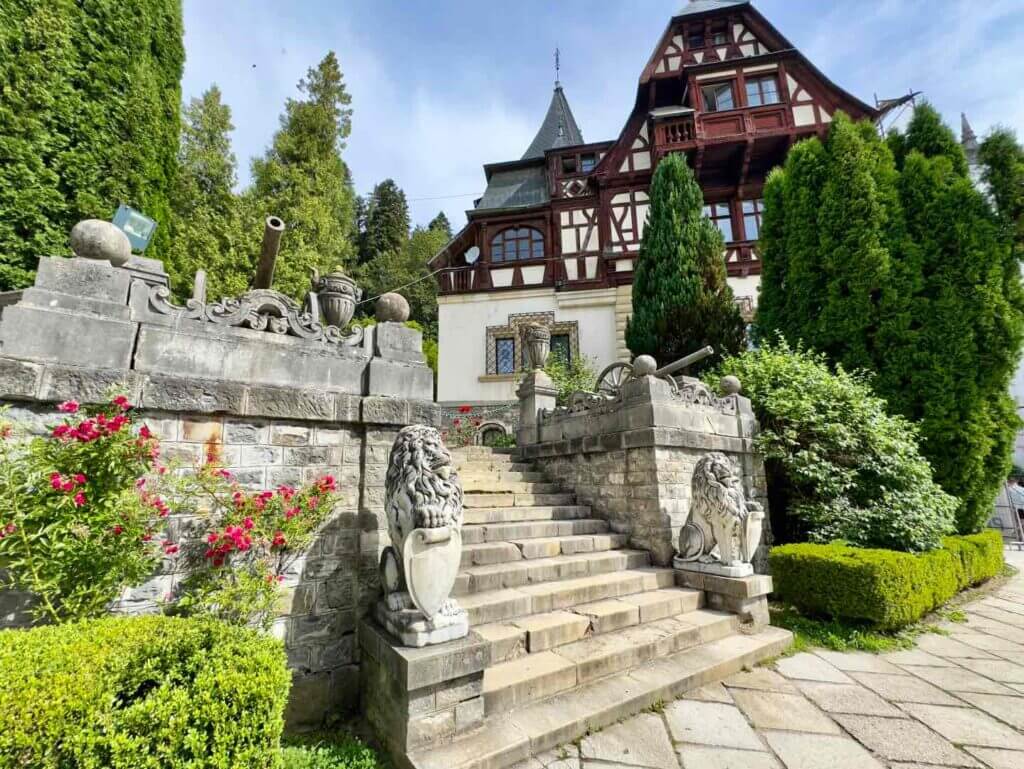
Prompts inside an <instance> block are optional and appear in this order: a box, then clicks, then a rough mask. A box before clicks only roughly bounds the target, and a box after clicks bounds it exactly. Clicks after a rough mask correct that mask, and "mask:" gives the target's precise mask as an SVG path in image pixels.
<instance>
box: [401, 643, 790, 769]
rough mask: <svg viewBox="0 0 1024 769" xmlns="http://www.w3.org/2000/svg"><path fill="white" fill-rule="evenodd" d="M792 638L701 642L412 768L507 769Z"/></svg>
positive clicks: (510, 719)
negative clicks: (506, 768)
mask: <svg viewBox="0 0 1024 769" xmlns="http://www.w3.org/2000/svg"><path fill="white" fill-rule="evenodd" d="M792 638H793V637H792V634H790V632H789V631H787V630H781V629H779V628H773V627H766V628H763V629H762V630H761V631H759V632H757V633H753V634H744V633H734V634H731V635H729V636H726V637H725V638H720V639H718V640H715V641H710V642H708V643H702V644H699V645H698V646H694V647H690V648H687V649H685V650H684V651H681V652H676V653H674V654H671V655H669V656H667V657H663V658H661V659H654V660H652V661H650V662H647V663H645V664H643V665H640V666H638V667H635V668H633V669H632V670H629V671H625V672H621V673H618V674H615V675H612V676H608V677H607V678H603V679H600V680H596V681H590V682H587V683H584V684H583V685H578V686H576V687H575V688H573V689H570V690H568V691H564V692H562V693H560V694H556V695H555V696H553V697H550V698H548V699H546V700H542V701H539V702H534V703H531V704H529V705H527V706H525V707H522V708H518V709H516V710H514V711H512V712H511V713H508V714H503V715H501V716H491V717H489V718H488V719H487V721H486V723H485V724H484V726H483V727H482V728H481V729H478V730H476V731H474V732H472V733H470V734H468V735H467V736H465V737H463V738H461V739H458V740H456V741H454V742H452V743H449V744H447V745H431V746H429V747H427V748H423V749H422V750H419V751H416V752H414V753H412V754H411V755H410V756H409V764H410V766H411V767H413V769H504V768H505V767H507V766H511V765H512V764H515V763H518V762H519V761H523V760H525V759H527V758H529V757H530V756H534V755H537V754H539V753H543V752H544V751H546V750H551V749H552V748H556V747H558V746H559V745H562V744H565V743H567V742H572V741H574V740H577V739H579V738H580V737H582V736H584V735H585V734H586V733H587V732H590V731H596V730H598V729H603V728H604V727H606V726H609V725H610V724H613V723H615V722H616V721H619V720H621V719H623V718H626V717H627V716H631V715H634V714H636V713H639V712H641V711H643V710H646V709H647V708H650V707H651V706H652V705H655V704H656V703H659V702H667V701H670V700H673V699H675V698H677V697H679V696H681V695H683V694H685V693H686V692H688V691H691V690H693V689H697V688H699V687H701V686H704V685H706V684H708V683H711V682H713V681H717V680H720V679H722V678H725V677H726V676H729V675H732V674H733V673H736V672H738V671H739V670H741V669H743V668H744V667H749V666H751V665H754V664H756V663H758V662H760V661H762V660H765V659H768V658H770V657H774V656H776V655H778V654H780V653H781V652H782V651H784V650H785V649H786V648H787V647H788V646H789V645H790V643H791V642H792ZM531 656H532V655H531Z"/></svg>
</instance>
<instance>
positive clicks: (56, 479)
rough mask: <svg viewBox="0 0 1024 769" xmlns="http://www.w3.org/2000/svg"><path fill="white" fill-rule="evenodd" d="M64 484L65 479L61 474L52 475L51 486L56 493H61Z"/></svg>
mask: <svg viewBox="0 0 1024 769" xmlns="http://www.w3.org/2000/svg"><path fill="white" fill-rule="evenodd" d="M63 484H64V478H63V477H62V476H61V474H60V473H50V485H51V486H52V487H53V490H54V491H60V489H61V486H62V485H63Z"/></svg>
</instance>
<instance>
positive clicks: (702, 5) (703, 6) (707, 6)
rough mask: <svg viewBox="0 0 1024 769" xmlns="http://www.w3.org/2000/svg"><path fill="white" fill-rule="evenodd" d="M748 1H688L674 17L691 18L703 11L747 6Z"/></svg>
mask: <svg viewBox="0 0 1024 769" xmlns="http://www.w3.org/2000/svg"><path fill="white" fill-rule="evenodd" d="M749 4H750V0H690V2H688V3H687V4H686V5H684V6H683V7H682V8H680V9H679V10H678V11H677V12H676V16H692V15H693V14H695V13H704V12H705V11H718V10H721V9H722V8H731V7H732V6H734V5H749Z"/></svg>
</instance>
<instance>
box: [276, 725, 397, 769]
mask: <svg viewBox="0 0 1024 769" xmlns="http://www.w3.org/2000/svg"><path fill="white" fill-rule="evenodd" d="M281 743H282V750H281V757H282V759H283V765H284V769H388V768H389V766H390V765H389V764H388V763H387V761H386V760H385V759H384V758H383V756H380V755H378V754H377V752H376V751H375V750H374V749H373V748H371V747H369V746H368V745H367V744H366V743H365V742H363V741H362V740H360V739H359V738H358V737H354V736H353V735H351V734H349V733H348V732H312V733H309V734H299V735H293V736H288V737H285V738H284V739H283V740H282V741H281Z"/></svg>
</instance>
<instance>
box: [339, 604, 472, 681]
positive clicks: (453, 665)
mask: <svg viewBox="0 0 1024 769" xmlns="http://www.w3.org/2000/svg"><path fill="white" fill-rule="evenodd" d="M358 632H359V648H360V649H361V650H362V651H363V653H364V654H366V655H367V656H369V657H371V658H372V659H374V660H375V661H376V662H377V663H379V664H380V665H382V666H383V667H385V668H386V669H387V670H388V672H389V673H390V675H391V678H392V679H393V680H395V681H397V682H398V683H399V685H401V686H402V687H403V689H404V691H405V692H413V691H416V690H417V689H422V688H423V687H425V686H433V685H434V684H439V683H444V682H445V681H452V680H454V679H457V678H462V677H464V676H468V675H473V674H475V673H479V674H481V675H482V674H483V671H484V669H485V668H486V667H487V666H488V665H490V664H491V645H490V644H489V643H487V642H486V641H484V640H483V639H481V638H480V636H478V635H477V634H476V633H473V632H470V634H469V635H468V636H466V637H465V638H460V639H458V640H456V641H448V642H447V643H443V644H438V645H436V646H425V647H422V648H418V649H417V648H412V647H408V646H398V645H397V643H396V641H395V640H394V639H393V638H392V637H391V636H390V635H388V634H387V633H386V632H385V631H384V630H383V629H382V628H381V627H380V625H378V624H377V622H376V620H374V619H372V618H371V617H364V618H363V619H362V621H360V623H359V631H358Z"/></svg>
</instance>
